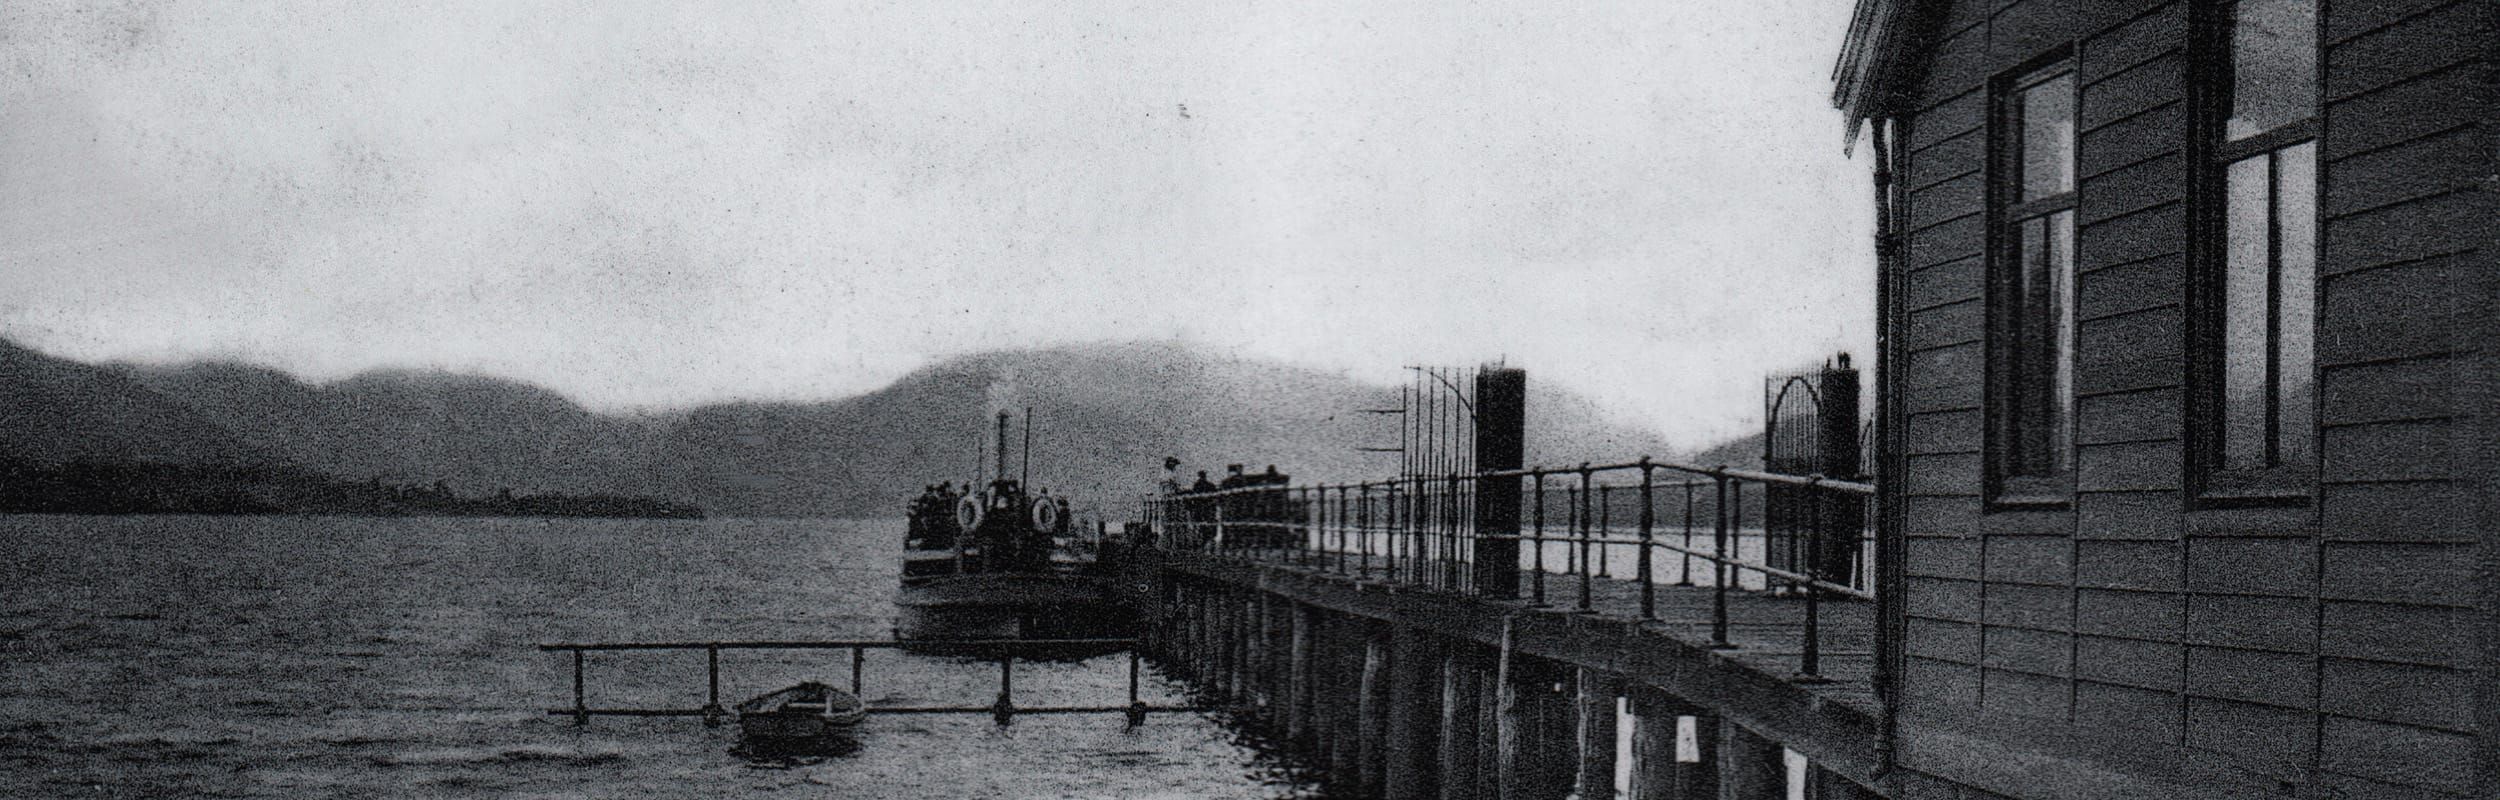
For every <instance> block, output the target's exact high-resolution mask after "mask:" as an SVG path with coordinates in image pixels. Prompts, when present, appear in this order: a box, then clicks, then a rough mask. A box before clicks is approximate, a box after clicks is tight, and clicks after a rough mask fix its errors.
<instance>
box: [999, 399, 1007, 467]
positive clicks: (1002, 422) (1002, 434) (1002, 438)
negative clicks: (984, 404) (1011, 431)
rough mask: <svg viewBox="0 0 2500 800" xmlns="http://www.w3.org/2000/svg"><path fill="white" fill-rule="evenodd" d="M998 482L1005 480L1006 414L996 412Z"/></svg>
mask: <svg viewBox="0 0 2500 800" xmlns="http://www.w3.org/2000/svg"><path fill="white" fill-rule="evenodd" d="M997 479H998V480H1002V481H1003V480H1006V479H1007V412H1005V411H1001V412H998V474H997Z"/></svg>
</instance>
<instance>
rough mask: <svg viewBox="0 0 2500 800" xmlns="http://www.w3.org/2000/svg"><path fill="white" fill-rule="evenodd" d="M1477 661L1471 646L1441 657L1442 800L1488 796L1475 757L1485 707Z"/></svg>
mask: <svg viewBox="0 0 2500 800" xmlns="http://www.w3.org/2000/svg"><path fill="white" fill-rule="evenodd" d="M1475 661H1476V659H1475V658H1474V657H1473V654H1472V653H1470V652H1469V649H1468V645H1466V644H1457V645H1454V646H1452V647H1450V648H1449V649H1448V651H1447V652H1445V653H1443V654H1442V657H1441V753H1440V756H1441V758H1440V762H1441V763H1440V767H1441V797H1442V800H1479V799H1480V798H1484V797H1485V795H1484V794H1483V793H1481V792H1479V791H1477V789H1478V787H1479V786H1480V785H1481V784H1482V783H1483V777H1482V772H1481V771H1480V769H1479V767H1478V765H1479V764H1480V763H1482V762H1480V761H1478V760H1477V758H1476V751H1477V742H1476V740H1477V738H1478V728H1477V725H1476V720H1477V717H1478V716H1479V715H1480V710H1481V709H1482V708H1483V707H1484V700H1483V699H1482V697H1480V695H1481V690H1482V684H1481V683H1479V682H1478V681H1477V679H1476V674H1477V667H1476V664H1475Z"/></svg>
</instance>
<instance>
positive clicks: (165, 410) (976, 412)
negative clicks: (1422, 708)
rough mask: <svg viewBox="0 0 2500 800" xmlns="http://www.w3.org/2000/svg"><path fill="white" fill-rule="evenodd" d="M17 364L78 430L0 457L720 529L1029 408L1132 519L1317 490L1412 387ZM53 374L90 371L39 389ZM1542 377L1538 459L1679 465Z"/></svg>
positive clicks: (1228, 361)
mask: <svg viewBox="0 0 2500 800" xmlns="http://www.w3.org/2000/svg"><path fill="white" fill-rule="evenodd" d="M0 352H14V353H24V354H26V356H28V357H31V358H32V359H37V360H39V361H37V362H32V363H37V364H38V365H39V366H40V367H41V369H27V368H17V369H11V370H9V371H6V372H0V389H4V390H6V391H7V394H8V396H9V397H12V398H22V399H19V400H16V401H13V402H12V403H11V404H10V405H11V407H18V408H20V410H19V411H18V412H16V413H18V414H19V415H20V416H21V417H22V418H24V419H27V420H31V421H34V422H36V423H40V424H34V425H31V426H12V427H13V428H21V429H26V428H30V429H33V430H38V431H53V430H60V431H71V432H83V433H80V435H77V436H61V435H50V434H47V435H44V436H40V437H35V438H34V439H31V440H29V441H28V442H27V443H24V444H20V443H18V442H14V441H8V442H0V455H5V456H15V457H18V458H20V459H23V460H27V461H31V462H35V463H44V462H48V461H58V460H65V459H67V458H70V457H74V456H78V455H94V454H135V455H141V456H145V457H146V458H149V459H151V460H164V461H172V462H188V461H194V460H210V459H229V460H231V459H236V458H245V457H259V458H265V459H269V460H273V461H279V462H286V463H293V464H297V465H301V466H302V467H305V468H308V469H311V470H313V471H316V472H319V473H322V474H326V475H330V476H335V477H337V478H340V479H344V480H350V481H365V480H370V479H379V480H381V481H383V482H386V483H414V484H429V483H431V482H433V481H438V480H439V481H442V482H444V483H445V484H446V485H448V486H449V487H450V488H452V489H454V490H457V491H459V492H461V493H463V494H467V495H483V494H492V493H496V492H499V491H501V490H504V489H511V490H513V491H516V492H520V493H523V494H529V493H542V492H564V493H605V494H627V495H642V496H656V497H662V498H667V499H670V500H675V501H682V502H690V503H694V504H696V505H700V506H702V507H703V508H704V509H706V510H707V511H708V512H709V513H711V514H713V515H716V516H735V515H750V516H797V515H867V514H891V513H895V512H896V510H897V509H899V508H900V507H901V506H902V504H903V503H904V502H905V501H906V500H907V499H908V498H909V497H911V496H912V495H913V494H915V493H917V492H918V491H919V489H920V487H921V486H923V485H926V484H929V483H934V482H937V481H940V480H958V481H960V480H962V479H964V478H965V477H967V476H970V475H973V474H976V473H977V471H978V470H979V469H980V467H979V466H978V465H977V464H976V462H977V461H979V460H980V458H981V453H982V452H983V450H984V444H985V443H986V442H987V441H988V439H989V438H990V435H991V428H990V424H991V420H990V416H989V415H990V414H991V413H992V412H994V411H995V410H1002V409H1004V410H1010V411H1013V412H1016V413H1017V414H1018V427H1017V430H1016V433H1015V438H1017V439H1018V440H1019V442H1018V443H1019V444H1020V440H1021V437H1022V428H1021V414H1022V410H1023V409H1025V408H1027V407H1030V408H1032V409H1033V410H1034V415H1035V425H1034V428H1035V430H1034V437H1033V448H1032V449H1033V460H1032V467H1031V468H1032V471H1033V478H1034V481H1035V483H1036V484H1038V485H1040V486H1044V487H1048V488H1050V489H1052V490H1053V491H1054V492H1057V493H1062V494H1068V495H1071V496H1073V497H1075V498H1076V499H1078V500H1079V501H1080V502H1081V503H1082V502H1091V503H1093V504H1098V505H1100V506H1102V507H1104V508H1106V509H1107V510H1111V511H1113V512H1114V513H1117V512H1118V511H1120V510H1122V509H1123V508H1124V506H1125V504H1126V503H1127V502H1129V499H1130V498H1133V497H1135V496H1137V495H1138V494H1140V493H1143V492H1145V491H1148V490H1150V489H1151V488H1152V486H1153V485H1154V482H1155V480H1156V479H1157V478H1158V477H1159V476H1160V470H1161V462H1162V460H1163V457H1164V456H1167V455H1171V456H1178V457H1179V458H1181V459H1182V461H1183V462H1185V464H1186V465H1187V466H1186V467H1185V468H1186V469H1189V470H1198V469H1205V470H1207V471H1209V472H1211V473H1215V474H1218V475H1220V474H1221V473H1222V471H1223V465H1225V464H1228V463H1242V464H1247V465H1249V466H1250V468H1251V469H1253V470H1257V469H1260V468H1263V467H1265V466H1266V465H1268V464H1275V465H1277V467H1278V468H1280V469H1282V470H1284V471H1286V472H1289V473H1292V474H1294V475H1295V476H1296V478H1297V479H1300V480H1311V479H1317V480H1349V479H1358V478H1374V477H1383V476H1386V475H1388V474H1390V473H1392V472H1394V471H1395V469H1396V456H1395V455H1393V454H1387V453H1365V452H1360V451H1358V450H1357V449H1356V448H1357V447H1359V446H1363V445H1391V444H1395V443H1396V441H1397V427H1396V422H1395V421H1394V419H1393V418H1391V417H1386V416H1381V415H1371V414H1362V413H1358V412H1357V410H1358V409H1363V408H1377V407H1383V406H1392V405H1395V404H1396V398H1397V391H1396V389H1395V388H1394V387H1388V386H1379V385H1371V384H1365V383H1362V382H1358V381H1354V380H1351V379H1349V378H1346V377H1344V376H1341V375H1335V374H1330V373H1326V372H1321V371H1316V370H1310V369H1305V368H1300V367H1294V366H1289V365H1284V364H1278V363H1274V362H1265V361H1256V360H1249V359H1240V358H1232V357H1227V356H1220V355H1214V354H1210V353H1207V352H1205V351H1203V350H1199V349H1196V348H1192V347H1188V346H1184V345H1178V344H1170V343H1123V344H1098V345H1082V346H1071V347H1059V348H1049V349H1040V350H1019V351H1001V352H989V353H979V354H973V355H967V356H961V357H957V358H952V359H948V360H945V361H941V362H939V363H936V364H933V365H931V366H928V367H926V368H923V369H921V370H919V371H916V372H913V373H911V374H909V375H906V376H904V377H903V378H901V379H899V380H897V381H895V382H894V383H893V384H890V385H888V386H886V387H884V388H882V389H879V390H877V391H873V392H869V393H866V394H863V395H859V396H856V397H851V398H846V399H841V400H834V401H826V402H814V403H724V404H715V405H708V406H702V407H698V408H694V409H689V410H685V411H681V412H676V413H672V414H668V415H664V416H644V417H635V416H620V415H611V414H601V413H597V412H593V411H591V410H588V409H585V408H583V407H582V406H580V405H579V404H577V403H575V402H573V401H571V400H569V399H567V398H564V397H562V396H560V395H557V394H555V393H553V392H549V391H547V390H545V389H542V388H539V387H535V386H531V385H529V384H525V383H519V382H514V381H507V380H500V379H493V378H483V377H476V376H466V375H455V374H448V373H436V372H406V371H398V372H377V373H369V374H366V375H361V376H357V377H354V378H350V379H347V380H344V381H339V382H334V383H328V384H309V383H306V382H303V381H300V380H298V379H296V378H294V377H292V376H289V375H287V374H285V373H282V372H278V371H274V370H269V369H265V368H260V367H254V366H246V365H235V364H193V365H185V366H172V367H153V366H150V367H141V366H118V367H109V368H105V367H93V366H87V365H80V364H76V363H75V362H68V361H63V360H60V359H51V358H49V357H44V356H39V355H35V354H32V353H31V351H25V350H23V349H18V348H11V350H9V351H0ZM17 361H27V359H26V358H24V357H21V358H18V359H17ZM0 366H5V365H0ZM37 373H44V374H49V373H66V374H75V375H77V376H79V377H78V378H77V379H76V380H71V381H64V380H57V379H45V380H34V379H32V378H29V377H26V376H28V375H36V374H37ZM63 384H69V385H74V386H82V387H86V390H85V391H83V392H81V391H70V390H68V389H65V388H62V385H63ZM1530 384H1531V386H1530V399H1529V427H1530V431H1529V459H1530V461H1531V462H1533V463H1576V462H1578V461H1581V460H1584V459H1604V458H1612V457H1624V458H1629V457H1633V456H1637V455H1639V454H1642V453H1656V454H1663V453H1666V452H1668V450H1667V448H1666V447H1665V445H1664V444H1663V443H1661V442H1659V441H1658V440H1657V439H1656V438H1655V437H1654V436H1651V435H1648V434H1645V433H1642V432H1640V431H1638V430H1635V429H1632V428H1629V427H1626V426H1621V425H1616V424H1611V423H1610V422H1608V421H1607V420H1605V419H1604V418H1603V415H1601V414H1599V413H1598V412H1597V411H1596V410H1595V409H1594V407H1593V406H1591V405H1590V404H1589V403H1588V402H1586V401H1585V400H1582V399H1580V398H1578V397H1575V396H1573V395H1571V394H1569V393H1567V392H1561V391H1556V390H1554V389H1551V388H1549V387H1547V386H1544V385H1541V384H1538V383H1537V382H1536V381H1535V379H1534V375H1533V373H1531V379H1530ZM125 418H126V419H125ZM125 423H133V424H125ZM117 432H118V433H117ZM134 437H135V438H134ZM142 443H144V444H146V445H147V446H145V447H141V446H140V444H142ZM1011 455H1020V453H1018V452H1017V451H1013V450H1011Z"/></svg>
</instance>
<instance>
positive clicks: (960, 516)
mask: <svg viewBox="0 0 2500 800" xmlns="http://www.w3.org/2000/svg"><path fill="white" fill-rule="evenodd" d="M981 513H982V509H981V498H980V497H978V496H975V495H964V499H962V500H957V501H955V524H956V525H957V526H959V527H961V528H963V529H964V531H965V532H967V533H968V532H971V531H972V530H973V529H976V528H979V527H981Z"/></svg>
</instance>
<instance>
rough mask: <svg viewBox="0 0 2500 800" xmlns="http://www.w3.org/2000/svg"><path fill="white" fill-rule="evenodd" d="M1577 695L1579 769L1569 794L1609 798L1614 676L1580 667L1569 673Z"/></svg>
mask: <svg viewBox="0 0 2500 800" xmlns="http://www.w3.org/2000/svg"><path fill="white" fill-rule="evenodd" d="M1572 676H1573V681H1572V683H1573V688H1574V689H1576V690H1577V695H1578V701H1579V702H1578V703H1577V706H1578V714H1577V715H1576V716H1575V718H1574V720H1573V721H1574V723H1575V724H1574V726H1573V727H1574V728H1575V729H1576V730H1575V733H1577V734H1578V738H1579V740H1580V770H1579V774H1578V776H1577V778H1576V779H1575V780H1574V781H1573V794H1575V795H1577V796H1578V797H1580V798H1581V800H1595V799H1596V798H1605V797H1613V796H1614V792H1615V696H1616V694H1617V693H1618V692H1619V691H1620V690H1621V686H1622V684H1621V682H1620V681H1618V680H1616V679H1615V676H1613V675H1609V674H1607V673H1604V672H1600V671H1597V670H1593V669H1589V668H1587V667H1581V668H1580V669H1578V670H1575V671H1574V672H1573V673H1572Z"/></svg>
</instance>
